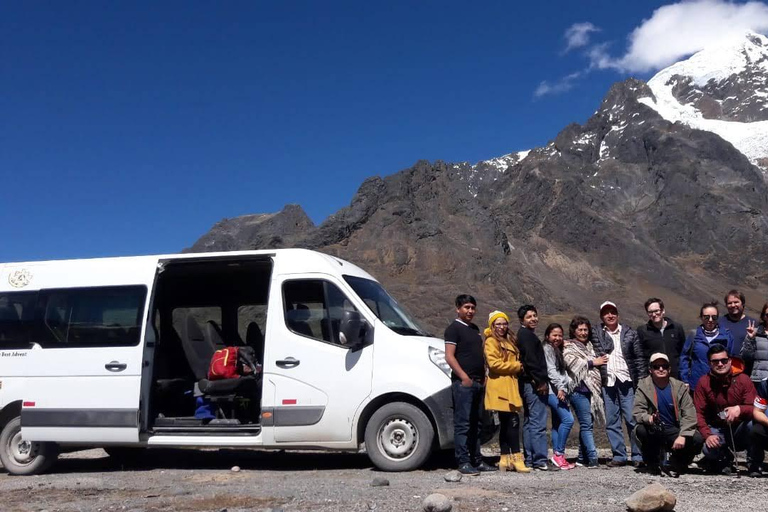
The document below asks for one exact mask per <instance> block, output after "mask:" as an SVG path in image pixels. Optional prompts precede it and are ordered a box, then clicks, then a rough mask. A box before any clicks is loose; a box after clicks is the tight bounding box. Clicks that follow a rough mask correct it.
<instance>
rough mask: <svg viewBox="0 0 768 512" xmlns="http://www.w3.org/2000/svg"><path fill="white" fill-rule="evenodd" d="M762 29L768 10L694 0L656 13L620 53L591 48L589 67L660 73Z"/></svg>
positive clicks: (753, 4) (749, 4) (766, 23)
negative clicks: (661, 70)
mask: <svg viewBox="0 0 768 512" xmlns="http://www.w3.org/2000/svg"><path fill="white" fill-rule="evenodd" d="M748 30H752V31H754V32H765V31H766V30H768V5H766V4H765V3H763V2H756V1H752V2H747V3H743V4H737V3H733V2H727V1H724V0H694V1H683V2H679V3H676V4H670V5H665V6H663V7H660V8H658V9H656V10H655V11H654V12H653V14H652V15H651V17H650V18H649V19H647V20H644V21H643V22H642V23H641V24H640V26H638V27H637V28H635V29H634V30H633V31H632V33H631V34H630V35H629V37H628V40H629V45H628V49H627V51H626V53H625V54H624V55H623V56H621V57H618V58H614V57H611V56H610V55H609V54H608V52H607V47H606V45H596V46H593V47H591V48H590V49H589V50H588V52H587V56H588V57H589V60H590V67H592V68H598V69H607V68H613V69H616V70H619V71H622V72H640V73H643V72H649V71H655V70H659V69H662V68H664V67H666V66H669V65H670V64H673V63H675V62H677V61H679V60H680V59H682V58H684V57H687V56H688V55H691V54H693V53H696V52H697V51H699V50H702V49H704V48H705V47H707V46H710V45H718V44H722V43H724V42H726V41H728V40H730V39H733V38H736V37H743V35H744V33H745V32H746V31H748Z"/></svg>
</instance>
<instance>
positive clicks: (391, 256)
mask: <svg viewBox="0 0 768 512" xmlns="http://www.w3.org/2000/svg"><path fill="white" fill-rule="evenodd" d="M767 49H768V48H767ZM662 72H663V71H662ZM662 72H660V73H662ZM656 76H659V74H657V75H656ZM729 76H732V75H729ZM766 76H768V75H766ZM654 78H655V77H654ZM653 80H654V79H651V80H650V81H649V82H648V83H645V82H643V81H641V80H637V79H633V78H630V79H627V80H624V81H622V82H617V83H616V84H614V85H613V86H611V88H610V89H609V90H608V92H607V93H606V95H605V97H604V99H603V100H602V102H601V104H600V106H599V107H598V109H597V111H596V112H595V113H594V114H593V115H592V116H591V117H590V118H589V119H588V120H587V121H586V122H585V123H584V124H577V123H572V124H570V125H568V126H566V127H565V128H563V130H561V131H560V133H558V134H557V135H556V136H555V137H554V139H553V140H551V141H550V142H549V143H548V144H547V145H546V146H543V147H540V148H533V149H531V150H530V151H528V152H518V153H510V154H508V155H504V156H502V157H498V158H495V159H490V160H486V161H482V162H478V163H477V164H474V165H470V164H469V163H467V162H460V163H448V162H442V161H436V162H433V163H430V162H427V161H419V162H417V163H416V164H415V165H414V166H412V167H410V168H408V169H404V170H402V171H400V172H398V173H395V174H392V175H388V176H384V177H381V176H373V177H370V178H368V179H366V180H365V181H364V182H363V183H362V184H361V186H360V188H359V189H358V191H357V193H356V194H355V195H354V197H353V198H352V200H351V202H350V204H349V206H347V207H344V208H342V209H341V210H339V211H338V212H336V213H335V214H333V215H331V216H330V217H328V219H326V220H325V221H324V222H323V223H321V224H320V225H318V226H315V225H314V224H312V223H311V221H309V222H308V223H307V222H302V221H301V219H302V218H306V220H309V219H308V217H306V214H305V213H304V212H303V210H301V208H300V207H298V206H291V207H290V208H289V207H286V208H287V210H286V209H284V210H283V211H282V212H279V213H277V214H271V216H270V217H260V218H258V219H251V222H250V223H246V222H245V221H240V223H239V224H238V222H235V221H233V220H232V219H229V220H226V222H225V221H222V222H223V223H224V224H222V223H219V224H217V225H216V226H214V228H212V229H211V231H209V232H208V233H206V234H205V235H204V236H203V237H201V239H200V240H198V241H197V242H196V243H195V244H194V245H193V246H192V247H191V248H190V250H191V251H201V250H232V249H256V248H275V247H289V246H302V247H308V248H311V249H317V250H321V251H324V252H327V253H330V254H334V255H337V256H339V257H342V258H344V259H347V260H350V261H352V262H354V263H356V264H359V265H361V266H362V267H363V268H366V269H367V270H369V271H370V272H371V273H372V274H373V275H375V276H376V277H377V278H378V279H379V280H380V281H382V283H383V284H384V285H385V286H386V287H387V288H389V289H390V290H391V291H392V293H393V295H395V297H398V299H400V300H401V302H403V303H404V304H405V305H406V307H408V308H409V309H411V310H412V311H413V312H414V313H415V315H416V316H417V317H418V318H419V319H420V320H422V322H423V323H424V324H426V325H427V327H428V328H430V329H432V330H433V331H435V332H441V331H440V329H441V328H442V327H443V324H444V323H445V321H447V320H449V319H450V318H451V317H452V316H453V310H452V307H451V303H452V300H453V297H454V296H455V295H456V294H457V293H461V292H468V293H473V294H474V295H476V296H477V297H478V300H479V301H480V302H481V308H480V312H481V314H483V313H484V312H485V311H486V310H490V309H504V310H507V311H512V310H514V309H516V307H517V306H518V305H520V304H521V303H524V302H533V303H535V304H537V305H539V306H540V308H541V310H542V312H543V313H544V314H545V315H547V316H549V317H552V318H559V319H565V318H566V317H567V316H568V315H570V314H572V313H575V312H580V313H587V314H588V315H589V316H590V317H592V318H594V317H595V315H594V314H592V313H593V312H594V311H596V309H597V307H598V305H599V303H600V302H602V301H603V300H605V299H607V298H610V299H612V300H614V301H617V302H618V303H619V305H620V308H622V306H623V305H625V304H626V305H627V306H626V308H623V309H622V315H623V316H624V317H625V319H627V320H630V321H637V322H639V321H643V320H644V316H643V314H642V313H643V312H642V303H643V301H644V300H645V298H647V297H648V296H651V295H658V296H661V297H662V298H664V300H665V302H667V305H668V308H667V309H668V310H669V311H671V312H672V311H674V313H673V314H674V315H675V316H676V317H678V318H679V317H680V316H681V315H685V316H684V318H685V319H692V318H694V317H695V313H696V312H698V306H699V305H700V303H701V302H702V301H704V300H709V299H710V298H711V297H713V296H714V297H719V296H721V295H722V293H723V292H724V291H725V290H727V289H730V288H732V287H733V286H741V287H745V289H746V292H747V294H748V299H749V300H748V303H749V304H752V305H754V303H755V298H757V297H764V296H765V294H766V291H768V290H766V288H765V286H764V285H763V284H762V280H763V279H764V278H765V277H766V275H768V274H766V271H764V270H763V269H765V268H766V263H768V261H767V258H766V256H764V255H763V254H762V251H761V248H762V247H764V246H765V245H766V244H768V234H764V233H768V229H767V228H768V222H767V220H766V216H765V214H764V212H763V205H764V204H766V201H768V187H767V186H766V181H765V179H764V178H763V174H762V172H761V170H760V169H759V168H758V167H756V166H755V165H753V162H752V161H751V160H750V158H749V157H747V156H745V154H744V153H743V152H741V151H739V149H738V147H737V146H736V145H735V144H733V143H732V142H730V141H728V140H726V139H724V138H723V137H721V136H720V135H719V134H717V133H714V132H712V131H708V130H701V129H699V128H698V125H697V124H696V123H686V122H682V121H680V120H677V121H672V120H669V119H667V118H666V117H665V116H664V115H663V114H664V113H665V112H664V111H663V109H662V112H660V111H659V109H658V108H657V107H658V106H659V103H660V99H659V96H660V95H663V94H667V91H668V89H670V86H668V85H663V87H662V88H661V89H659V88H658V87H657V88H656V89H654V87H653V86H652V84H651V83H652V82H653ZM707 83H715V82H707ZM718 83H721V82H718ZM659 87H661V86H659ZM747 92H749V91H747ZM710 94H713V93H712V92H711V91H710ZM745 94H746V93H745ZM686 97H687V96H686ZM697 122H698V121H697ZM723 122H725V121H723ZM743 124H752V123H743ZM238 219H241V218H238ZM245 224H247V226H245ZM238 229H239V230H240V231H238ZM691 321H692V320H691ZM691 321H688V322H687V323H686V322H684V324H686V325H692V324H691Z"/></svg>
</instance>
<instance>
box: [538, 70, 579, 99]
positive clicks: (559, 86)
mask: <svg viewBox="0 0 768 512" xmlns="http://www.w3.org/2000/svg"><path fill="white" fill-rule="evenodd" d="M583 74H584V72H583V71H577V72H576V73H571V74H570V75H567V76H564V77H563V78H560V79H559V80H557V81H556V82H547V81H546V80H543V81H541V82H540V83H539V86H538V87H536V90H535V91H533V95H534V96H535V97H536V98H540V97H542V96H546V95H547V94H560V93H563V92H566V91H569V90H571V89H572V88H573V86H574V82H575V81H576V79H577V78H579V77H581V75H583Z"/></svg>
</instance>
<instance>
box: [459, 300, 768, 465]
mask: <svg viewBox="0 0 768 512" xmlns="http://www.w3.org/2000/svg"><path fill="white" fill-rule="evenodd" d="M745 304H746V300H745V297H744V295H743V294H742V293H741V292H739V291H738V290H731V291H729V292H728V293H727V294H726V295H725V306H726V309H727V311H728V312H727V314H725V315H723V316H720V313H719V309H718V303H717V302H716V301H712V302H707V303H705V304H704V305H702V307H701V309H700V311H699V319H700V321H701V324H700V325H699V326H698V327H697V328H696V329H694V330H692V331H691V332H690V333H689V334H688V335H686V333H685V330H684V329H683V327H682V325H681V324H680V323H678V322H676V321H673V320H672V319H671V318H669V317H667V316H666V311H665V309H664V302H663V301H662V300H661V299H659V298H655V297H653V298H650V299H648V300H647V301H646V302H645V312H646V314H647V315H648V322H647V323H645V324H643V325H641V326H639V327H638V328H637V329H633V328H632V327H629V326H628V325H626V324H622V323H621V322H620V321H619V310H618V307H617V306H616V304H615V303H614V302H611V301H606V302H603V303H602V304H601V306H600V310H599V315H600V323H599V325H594V326H593V325H592V323H591V322H590V321H589V319H588V318H586V317H584V316H580V315H577V316H575V317H573V319H572V320H571V322H570V324H569V325H568V332H567V337H566V331H565V329H564V328H563V326H561V325H560V324H557V323H552V324H549V325H548V326H547V327H546V329H545V331H544V340H543V341H542V340H540V339H539V338H538V336H537V335H536V329H537V327H538V325H539V317H538V311H537V309H536V307H535V306H533V305H524V306H521V307H520V308H519V309H518V310H517V320H518V321H519V324H520V325H519V328H518V329H517V332H516V333H515V332H514V329H513V327H512V326H511V325H510V323H511V320H510V318H509V316H508V315H507V314H506V313H504V312H502V311H493V312H492V313H491V314H490V315H489V317H488V326H487V328H485V329H484V330H483V332H482V334H481V330H480V328H479V327H477V326H476V325H475V324H474V323H473V322H472V321H473V319H474V316H475V312H476V307H477V301H476V300H475V299H474V297H472V296H471V295H459V296H458V297H457V298H456V314H457V317H456V319H455V321H453V322H452V323H451V324H450V325H449V326H448V328H447V329H446V330H445V336H444V339H445V359H446V362H447V363H448V365H449V366H450V368H451V380H452V383H451V385H452V393H453V406H454V410H453V412H454V443H455V457H456V463H457V464H458V469H459V471H460V472H461V473H463V474H468V475H477V474H480V473H481V472H487V471H497V470H505V471H517V472H521V473H527V472H530V471H532V470H544V471H546V470H570V469H573V468H574V467H576V466H584V467H587V468H596V467H598V456H597V448H596V446H595V440H594V426H595V424H596V423H597V424H603V425H605V430H606V433H607V436H608V440H609V443H610V445H611V452H612V458H611V460H610V461H608V463H607V466H608V467H620V466H626V465H628V464H632V465H634V466H636V467H645V470H646V471H648V472H651V473H654V474H660V473H661V472H665V473H667V474H669V475H671V476H675V477H676V476H679V475H680V474H681V473H682V472H684V471H685V470H686V469H687V468H688V466H689V465H690V464H691V462H692V461H693V459H694V458H695V457H696V456H697V455H698V454H699V453H703V455H704V457H703V458H702V459H701V460H700V461H699V463H698V464H699V466H700V467H702V468H703V469H704V470H705V471H707V472H713V473H726V474H727V473H730V472H731V471H732V470H733V462H734V457H735V456H736V453H737V452H739V451H743V450H746V451H747V465H748V471H749V475H750V476H760V475H761V466H762V463H763V459H764V451H765V449H766V448H768V416H767V415H766V409H768V331H767V328H768V303H766V304H765V305H764V306H763V308H762V310H761V314H760V320H759V322H758V321H756V320H755V319H752V318H750V317H749V316H747V315H746V314H745V312H744V308H745ZM484 410H485V411H496V412H497V413H498V419H499V445H500V450H501V456H500V459H499V464H498V466H495V465H491V464H488V463H487V462H486V461H485V460H483V458H482V456H481V453H480V442H481V440H480V438H481V432H482V427H483V422H482V418H483V411H484ZM520 411H522V412H523V436H522V437H523V443H522V445H523V446H522V450H521V446H520V416H519V412H520ZM548 411H551V429H550V436H549V437H550V438H551V443H552V455H551V456H549V447H548V439H547V437H548V436H547V418H548ZM572 411H573V412H572ZM574 414H575V418H574ZM575 421H578V423H579V451H578V456H577V457H576V459H575V463H572V462H569V461H568V460H566V458H565V447H566V442H567V440H568V436H569V435H570V432H571V429H572V427H573V425H574V423H575ZM623 427H626V429H627V433H628V434H629V438H630V449H629V451H627V446H626V442H625V437H624V431H623Z"/></svg>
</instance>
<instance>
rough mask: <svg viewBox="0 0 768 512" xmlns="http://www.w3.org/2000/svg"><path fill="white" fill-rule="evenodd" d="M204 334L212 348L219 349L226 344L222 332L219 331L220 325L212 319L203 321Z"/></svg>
mask: <svg viewBox="0 0 768 512" xmlns="http://www.w3.org/2000/svg"><path fill="white" fill-rule="evenodd" d="M205 334H206V335H207V336H208V339H209V340H210V342H211V344H212V345H213V350H219V349H222V348H224V347H226V346H227V343H226V342H225V341H224V333H223V332H222V331H221V327H219V324H217V323H216V322H215V321H214V320H208V321H207V322H206V323H205Z"/></svg>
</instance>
